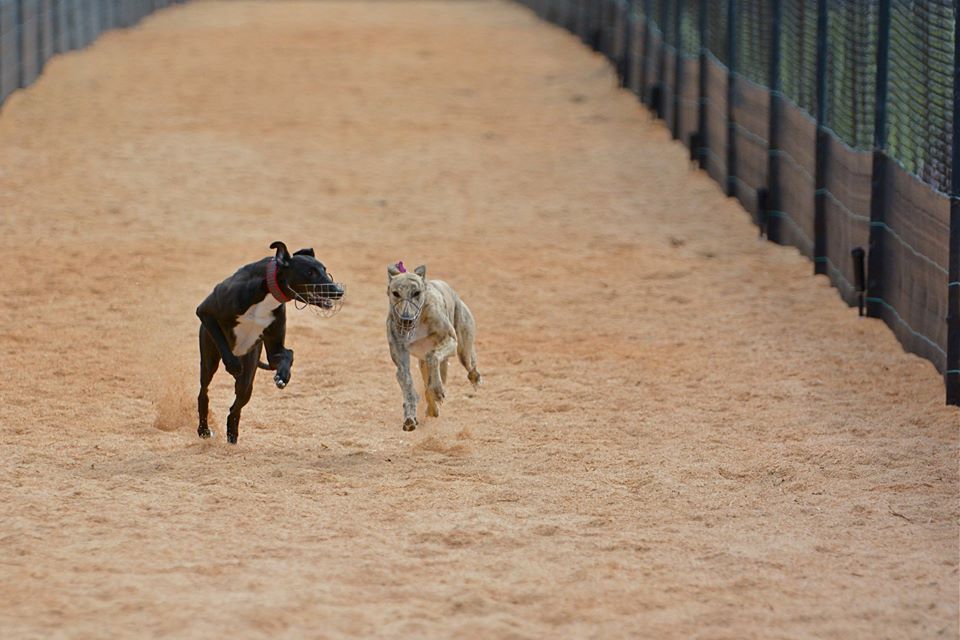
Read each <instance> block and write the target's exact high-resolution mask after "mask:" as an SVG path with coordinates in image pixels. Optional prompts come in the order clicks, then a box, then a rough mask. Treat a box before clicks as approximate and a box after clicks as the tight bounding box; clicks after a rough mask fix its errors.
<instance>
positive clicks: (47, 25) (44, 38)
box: [40, 0, 56, 64]
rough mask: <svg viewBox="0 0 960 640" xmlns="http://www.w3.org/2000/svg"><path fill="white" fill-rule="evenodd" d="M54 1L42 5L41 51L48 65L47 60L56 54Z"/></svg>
mask: <svg viewBox="0 0 960 640" xmlns="http://www.w3.org/2000/svg"><path fill="white" fill-rule="evenodd" d="M53 11H54V0H42V2H41V3H40V21H41V28H40V51H41V59H42V60H43V63H44V64H46V62H47V60H49V59H50V58H51V57H53V54H54V53H55V52H56V42H55V41H54V35H55V32H54V22H53V21H54V18H55V16H54V12H53Z"/></svg>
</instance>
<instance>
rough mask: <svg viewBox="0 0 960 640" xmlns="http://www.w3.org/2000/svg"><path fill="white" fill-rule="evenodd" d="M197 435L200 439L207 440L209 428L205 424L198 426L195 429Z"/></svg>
mask: <svg viewBox="0 0 960 640" xmlns="http://www.w3.org/2000/svg"><path fill="white" fill-rule="evenodd" d="M197 435H198V436H200V437H201V438H209V437H210V427H208V426H207V425H205V424H202V425H200V426H199V427H197Z"/></svg>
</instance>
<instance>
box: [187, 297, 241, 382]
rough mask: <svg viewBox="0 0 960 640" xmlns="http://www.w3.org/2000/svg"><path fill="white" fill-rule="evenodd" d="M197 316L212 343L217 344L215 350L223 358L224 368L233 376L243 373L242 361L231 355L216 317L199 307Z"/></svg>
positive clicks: (236, 376)
mask: <svg viewBox="0 0 960 640" xmlns="http://www.w3.org/2000/svg"><path fill="white" fill-rule="evenodd" d="M197 317H198V318H200V324H202V325H203V326H204V328H206V330H207V331H208V332H209V333H210V337H211V338H213V342H214V344H216V345H217V351H219V352H220V359H221V360H223V367H224V369H226V370H227V373H229V374H230V375H232V376H233V377H234V378H239V377H240V375H241V374H242V373H243V363H242V362H241V361H240V358H238V357H237V356H235V355H233V352H232V351H230V345H229V344H227V337H226V336H225V335H223V329H221V328H220V323H219V322H217V320H216V318H214V317H213V316H211V315H209V314H207V313H204V312H203V311H201V310H200V309H199V308H198V309H197Z"/></svg>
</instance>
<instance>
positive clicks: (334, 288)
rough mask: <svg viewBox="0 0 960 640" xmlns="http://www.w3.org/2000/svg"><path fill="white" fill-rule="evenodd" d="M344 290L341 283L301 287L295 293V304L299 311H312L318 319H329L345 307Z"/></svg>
mask: <svg viewBox="0 0 960 640" xmlns="http://www.w3.org/2000/svg"><path fill="white" fill-rule="evenodd" d="M344 290H345V289H344V286H343V283H341V282H328V283H324V284H304V285H300V286H299V287H298V288H297V290H295V291H294V297H293V304H294V306H295V307H296V308H297V309H310V311H312V312H313V313H314V315H316V316H317V317H320V318H329V317H331V316H334V315H336V313H337V312H338V311H340V308H341V307H342V306H343V294H344Z"/></svg>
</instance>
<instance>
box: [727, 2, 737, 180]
mask: <svg viewBox="0 0 960 640" xmlns="http://www.w3.org/2000/svg"><path fill="white" fill-rule="evenodd" d="M736 20H737V0H727V184H726V189H725V191H726V194H727V195H728V196H732V197H735V196H736V195H737V183H736V179H737V122H736V118H735V117H734V115H733V103H734V101H735V99H736V95H737V85H736V82H737V81H736V79H735V77H734V76H735V75H736V72H737V29H736V26H735V24H736Z"/></svg>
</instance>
